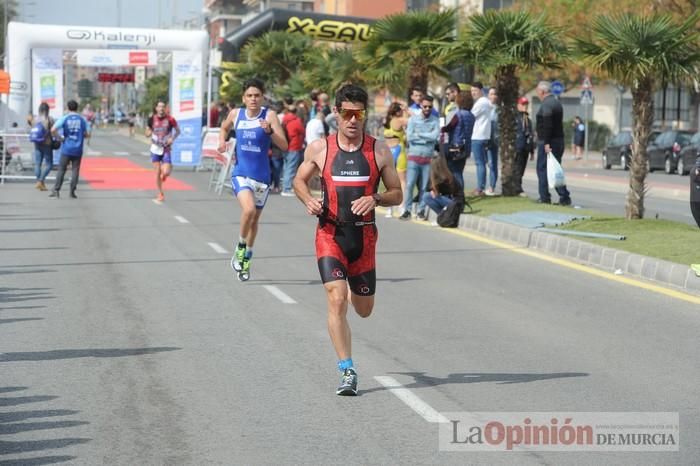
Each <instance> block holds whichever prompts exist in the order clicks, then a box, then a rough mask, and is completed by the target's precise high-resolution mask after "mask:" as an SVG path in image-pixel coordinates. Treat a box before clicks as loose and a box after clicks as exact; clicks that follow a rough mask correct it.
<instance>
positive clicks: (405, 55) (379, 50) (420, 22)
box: [357, 10, 457, 94]
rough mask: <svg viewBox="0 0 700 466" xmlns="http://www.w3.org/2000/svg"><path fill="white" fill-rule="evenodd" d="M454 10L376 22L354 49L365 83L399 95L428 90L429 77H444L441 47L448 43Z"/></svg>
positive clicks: (405, 14)
mask: <svg viewBox="0 0 700 466" xmlns="http://www.w3.org/2000/svg"><path fill="white" fill-rule="evenodd" d="M456 18H457V16H456V12H455V10H446V11H442V12H439V13H434V12H425V11H412V12H409V13H401V14H396V15H391V16H387V17H385V18H382V19H380V20H379V21H377V22H376V23H375V24H374V26H373V28H372V35H371V36H370V38H369V40H368V41H367V42H365V43H364V44H362V45H360V46H359V47H358V49H357V58H358V61H359V62H360V63H361V64H362V65H363V66H364V69H366V70H367V75H368V77H369V80H371V81H373V82H374V83H375V84H376V85H379V86H386V87H388V88H389V89H390V90H393V91H398V92H396V93H398V94H400V93H403V92H405V91H406V90H407V88H411V87H414V86H419V87H421V88H423V89H426V88H427V87H428V79H429V77H430V75H439V76H446V75H447V72H446V71H445V69H444V66H445V65H446V64H447V59H446V57H445V56H444V55H443V54H442V53H441V48H442V46H441V45H440V44H441V43H448V42H451V41H452V40H453V38H454V30H455V26H456Z"/></svg>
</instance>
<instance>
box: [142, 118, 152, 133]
mask: <svg viewBox="0 0 700 466" xmlns="http://www.w3.org/2000/svg"><path fill="white" fill-rule="evenodd" d="M143 134H145V135H146V137H147V138H150V137H151V135H152V134H153V116H151V117H149V118H148V122H147V123H146V129H145V131H144V133H143Z"/></svg>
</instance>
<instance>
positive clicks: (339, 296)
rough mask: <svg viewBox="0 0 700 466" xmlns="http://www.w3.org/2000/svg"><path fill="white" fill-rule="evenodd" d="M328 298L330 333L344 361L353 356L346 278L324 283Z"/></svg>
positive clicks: (340, 358) (339, 356)
mask: <svg viewBox="0 0 700 466" xmlns="http://www.w3.org/2000/svg"><path fill="white" fill-rule="evenodd" d="M323 287H324V288H325V289H326V298H327V299H328V334H329V335H330V337H331V342H332V343H333V348H335V352H336V354H337V355H338V360H340V361H342V360H345V359H350V358H351V357H352V340H351V337H352V334H351V332H350V325H349V324H348V319H347V313H348V285H347V283H346V282H345V280H335V281H332V282H327V283H325V284H324V285H323Z"/></svg>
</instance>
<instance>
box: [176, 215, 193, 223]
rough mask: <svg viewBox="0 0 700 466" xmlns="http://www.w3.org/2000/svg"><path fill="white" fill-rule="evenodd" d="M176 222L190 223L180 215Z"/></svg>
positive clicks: (177, 216)
mask: <svg viewBox="0 0 700 466" xmlns="http://www.w3.org/2000/svg"><path fill="white" fill-rule="evenodd" d="M175 220H177V221H178V222H180V223H190V221H189V220H187V219H186V218H185V217H180V216H179V215H176V216H175Z"/></svg>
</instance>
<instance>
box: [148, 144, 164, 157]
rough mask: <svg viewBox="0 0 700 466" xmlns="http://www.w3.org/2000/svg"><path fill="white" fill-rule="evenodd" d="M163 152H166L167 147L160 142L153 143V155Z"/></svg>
mask: <svg viewBox="0 0 700 466" xmlns="http://www.w3.org/2000/svg"><path fill="white" fill-rule="evenodd" d="M163 152H165V148H164V147H163V146H159V145H158V144H151V153H152V154H153V155H163Z"/></svg>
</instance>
